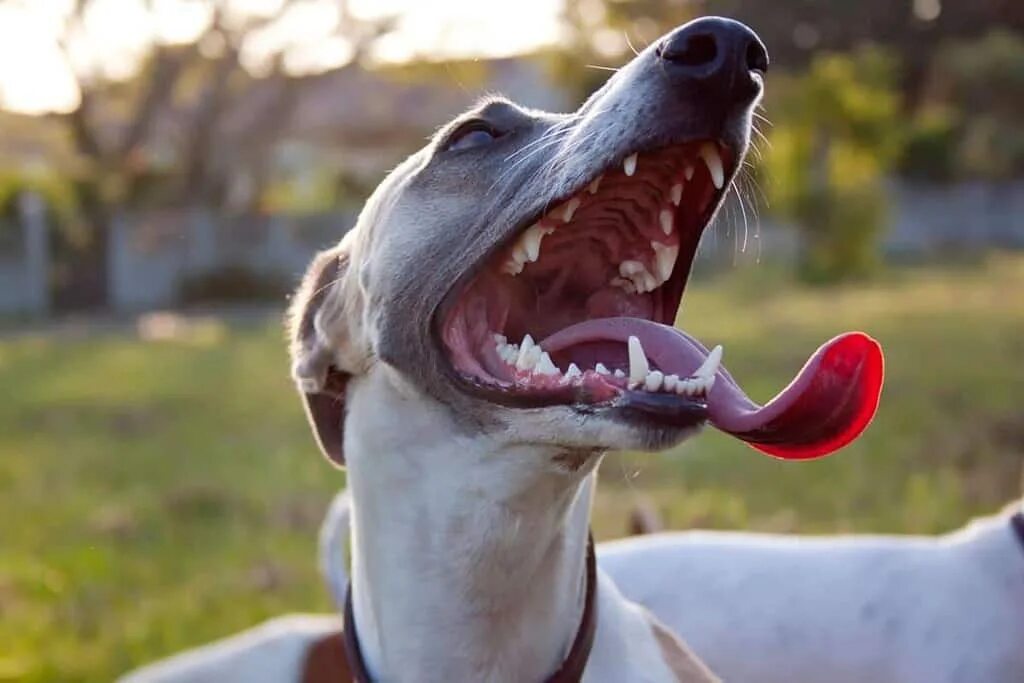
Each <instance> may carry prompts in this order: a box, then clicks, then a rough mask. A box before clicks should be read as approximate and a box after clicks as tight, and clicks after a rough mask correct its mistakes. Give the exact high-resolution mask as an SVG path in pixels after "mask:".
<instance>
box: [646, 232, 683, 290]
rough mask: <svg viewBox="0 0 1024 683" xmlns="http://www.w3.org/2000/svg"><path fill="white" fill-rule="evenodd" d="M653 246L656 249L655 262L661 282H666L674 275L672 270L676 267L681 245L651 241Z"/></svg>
mask: <svg viewBox="0 0 1024 683" xmlns="http://www.w3.org/2000/svg"><path fill="white" fill-rule="evenodd" d="M651 248H652V249H654V263H655V266H656V267H657V269H658V278H659V279H660V281H661V282H665V281H666V280H668V279H669V278H670V277H672V270H673V269H674V268H675V267H676V256H678V255H679V245H678V244H661V243H660V242H651ZM659 284H660V283H659Z"/></svg>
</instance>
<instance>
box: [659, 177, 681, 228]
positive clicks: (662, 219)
mask: <svg viewBox="0 0 1024 683" xmlns="http://www.w3.org/2000/svg"><path fill="white" fill-rule="evenodd" d="M677 187H678V186H677ZM676 204H677V205H678V204H679V202H676ZM658 222H659V223H661V231H662V232H663V233H665V234H666V235H671V234H672V227H673V226H672V223H673V219H672V212H671V211H669V210H668V209H662V210H661V213H659V214H658Z"/></svg>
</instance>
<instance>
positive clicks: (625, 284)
mask: <svg viewBox="0 0 1024 683" xmlns="http://www.w3.org/2000/svg"><path fill="white" fill-rule="evenodd" d="M608 284H610V285H611V286H612V287H618V288H619V289H622V290H624V291H625V292H626V293H627V294H636V285H634V284H633V281H632V280H627V279H626V278H621V277H613V278H612V279H611V282H609V283H608Z"/></svg>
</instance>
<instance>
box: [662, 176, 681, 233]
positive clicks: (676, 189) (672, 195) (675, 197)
mask: <svg viewBox="0 0 1024 683" xmlns="http://www.w3.org/2000/svg"><path fill="white" fill-rule="evenodd" d="M668 194H669V199H671V200H672V203H673V204H675V205H676V206H679V203H680V202H681V201H683V184H682V183H676V184H675V185H673V186H672V189H671V190H669V193H668ZM664 229H665V228H664V224H663V225H662V230H664ZM665 234H666V235H667V234H668V233H667V232H666V233H665Z"/></svg>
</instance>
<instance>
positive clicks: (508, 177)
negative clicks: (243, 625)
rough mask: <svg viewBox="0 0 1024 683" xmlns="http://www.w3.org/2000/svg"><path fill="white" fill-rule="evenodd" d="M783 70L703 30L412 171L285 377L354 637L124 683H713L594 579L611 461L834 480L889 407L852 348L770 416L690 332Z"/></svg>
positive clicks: (314, 626)
mask: <svg viewBox="0 0 1024 683" xmlns="http://www.w3.org/2000/svg"><path fill="white" fill-rule="evenodd" d="M767 66H768V56H767V52H766V50H765V48H764V46H763V45H762V43H761V41H760V40H759V39H758V37H757V36H756V34H755V33H754V32H753V31H752V30H751V29H749V28H748V27H746V26H745V25H743V24H741V23H739V22H736V21H732V20H728V19H723V18H718V17H707V18H702V19H699V20H695V21H693V22H690V23H688V24H686V25H684V26H681V27H679V28H677V29H675V30H674V31H672V32H670V33H669V34H667V35H666V36H664V37H663V38H661V39H660V40H658V41H655V43H653V44H652V45H651V46H650V47H648V48H647V49H646V50H644V51H643V52H642V53H640V54H639V55H637V56H636V58H635V59H633V60H632V61H631V62H630V63H629V64H627V65H626V66H625V67H623V68H622V69H620V70H619V71H618V72H617V73H615V74H614V75H613V76H612V77H611V78H610V79H609V80H608V81H607V83H606V84H605V85H604V86H603V87H601V88H600V89H599V90H598V91H597V92H596V93H594V94H593V95H592V96H591V97H590V98H589V99H588V100H587V101H586V102H585V103H584V104H583V105H582V106H581V107H580V108H579V109H578V110H577V111H576V112H574V113H572V114H567V115H556V114H549V113H545V112H540V111H535V110H530V109H525V108H522V107H519V106H517V105H515V104H513V103H511V102H509V101H507V100H504V99H501V98H489V99H487V100H485V101H483V102H481V103H480V104H479V105H478V106H476V107H474V108H473V109H472V110H470V111H469V112H467V113H466V114H464V115H462V116H460V117H458V118H457V119H455V120H454V121H453V122H451V123H450V124H448V125H447V126H445V127H443V128H442V129H441V130H439V131H438V132H437V133H436V135H435V136H434V137H433V138H432V139H431V141H430V142H429V144H427V145H426V147H425V148H423V149H422V150H420V151H419V152H417V153H416V154H413V155H412V156H411V157H410V158H409V159H407V160H406V161H405V162H404V163H402V164H401V165H400V166H398V167H397V168H396V169H395V170H394V171H392V173H391V174H390V175H389V176H388V177H387V178H386V179H385V180H384V181H383V182H382V183H381V185H380V186H379V187H378V188H377V190H376V191H375V192H374V193H373V195H372V197H371V198H370V199H369V200H368V202H367V204H366V206H365V207H364V209H363V211H362V212H361V214H360V217H359V219H358V221H357V225H356V227H355V228H354V229H353V230H351V231H350V232H349V233H348V234H346V235H345V236H344V237H343V239H342V240H341V242H340V244H339V245H338V246H336V247H334V248H332V249H329V250H327V251H325V252H323V253H322V254H320V255H319V256H318V257H317V258H316V259H315V260H314V262H313V264H312V265H311V267H310V269H309V271H308V273H307V276H306V278H305V279H304V281H303V284H302V285H301V286H300V289H299V291H298V293H297V295H296V296H295V297H294V300H293V304H292V307H291V317H290V320H291V323H290V334H291V340H292V341H291V352H292V358H293V366H292V374H293V376H294V378H295V380H296V383H297V385H298V387H299V391H300V394H301V396H302V398H303V402H304V405H305V408H306V412H307V415H308V417H309V421H310V424H311V425H312V428H313V431H314V434H315V436H316V439H317V441H318V443H319V445H320V448H321V450H322V451H323V452H324V453H325V454H326V456H327V457H328V458H329V459H330V460H331V461H332V462H334V463H335V464H338V465H344V466H345V467H346V468H347V472H348V474H347V477H348V484H347V485H348V488H349V491H350V494H351V506H352V508H351V509H352V518H351V522H352V525H351V526H352V549H353V553H352V570H351V581H350V582H349V583H348V585H347V586H346V587H345V588H344V596H343V598H342V599H343V604H344V607H345V609H344V613H345V628H344V629H343V632H342V633H340V634H339V633H337V631H336V629H337V622H323V621H315V620H314V621H310V620H309V619H312V618H304V619H305V620H300V621H297V622H296V621H288V620H285V621H280V620H279V621H276V622H273V623H272V624H270V625H265V626H263V627H261V628H259V629H257V630H256V631H253V632H250V633H247V634H243V635H241V636H237V637H235V638H233V639H230V640H229V641H226V642H223V643H219V644H215V645H213V646H210V647H208V648H205V649H202V650H201V651H200V652H198V653H192V654H186V655H184V656H183V657H181V658H178V659H176V660H172V661H171V662H165V663H163V664H160V665H157V668H156V669H150V670H149V671H148V672H147V671H145V670H143V671H142V672H139V673H137V674H136V675H135V676H134V677H132V678H129V679H127V680H130V681H133V683H140V682H146V683H152V682H153V681H158V680H159V681H175V682H178V681H185V680H187V681H208V680H218V681H235V680H239V681H241V680H245V681H248V682H250V683H253V682H255V683H260V682H261V681H270V680H274V681H280V680H303V676H305V677H306V678H305V680H310V679H309V673H308V672H309V669H310V664H309V662H310V660H311V659H313V658H318V659H319V658H320V657H321V655H322V654H323V653H324V652H325V651H326V652H333V653H335V655H336V659H337V658H340V653H341V652H342V649H343V648H342V647H341V644H340V643H343V644H344V646H345V647H344V652H345V656H344V657H343V658H341V659H342V660H343V661H342V662H341V663H340V664H339V663H337V662H336V663H335V664H330V665H329V666H336V667H337V669H336V670H341V669H344V668H345V667H346V666H347V669H346V670H345V673H342V674H333V675H336V676H350V675H351V677H353V678H355V679H356V680H381V681H426V682H430V681H541V680H548V681H580V680H584V681H587V682H588V683H602V682H615V683H621V682H624V681H650V682H657V681H685V682H698V681H700V682H704V681H712V680H716V679H715V678H714V676H713V674H712V673H710V672H709V671H708V670H707V668H706V667H704V666H703V664H701V663H700V662H699V661H698V659H697V658H696V657H694V656H693V655H692V654H691V653H690V651H689V650H688V649H687V648H686V646H685V645H684V644H683V643H682V641H680V640H679V639H678V638H677V636H676V635H675V634H674V633H672V632H671V630H670V629H668V628H666V627H665V626H664V624H662V623H661V622H660V621H659V620H658V619H657V618H655V617H654V616H653V615H652V614H651V612H649V611H648V610H647V609H645V608H643V607H642V606H640V605H639V604H637V603H635V602H631V601H629V600H627V599H625V598H624V597H623V595H622V594H621V593H620V592H619V590H618V588H617V587H616V585H615V583H614V582H613V581H612V580H610V579H609V577H608V576H607V575H606V574H605V573H604V572H603V571H602V570H601V569H600V568H598V567H597V566H596V563H595V559H594V558H595V551H594V549H593V544H592V541H590V540H589V539H590V536H589V516H590V506H591V498H592V496H593V492H594V486H595V472H596V468H597V466H598V463H599V462H600V460H601V457H602V455H603V453H604V452H605V451H607V450H609V449H641V450H660V449H664V448H667V447H670V446H673V445H675V444H678V443H680V442H681V441H683V440H684V439H686V438H688V437H690V436H692V435H693V434H695V433H696V432H697V431H698V430H699V429H700V428H701V427H702V426H703V425H704V424H705V423H711V424H712V425H714V426H715V427H717V428H718V429H720V430H723V431H725V432H728V433H730V434H733V435H734V436H736V437H737V438H740V439H743V440H745V441H747V442H749V443H751V444H752V445H753V446H755V447H756V448H758V449H760V450H762V451H764V452H766V453H769V454H772V455H775V456H778V457H792V458H806V457H815V456H818V455H822V454H824V453H827V452H830V451H831V450H834V449H835V448H838V447H840V446H842V445H843V444H845V443H846V442H848V441H849V440H850V439H852V438H854V437H855V436H856V435H857V434H859V432H860V430H862V429H863V428H864V426H866V424H867V422H868V421H870V418H871V415H873V413H874V409H875V406H877V401H878V393H879V391H880V387H881V354H880V351H879V349H878V346H877V344H876V343H875V342H874V340H872V339H871V338H870V337H867V335H864V334H861V333H848V334H846V335H842V336H840V337H837V338H835V339H833V340H831V341H830V342H827V343H826V344H825V345H824V346H823V347H822V348H820V349H819V350H818V351H817V352H816V353H815V354H814V355H813V356H812V358H811V359H810V360H809V361H808V363H807V365H805V367H804V369H803V370H802V371H801V372H800V374H799V376H798V377H797V378H796V379H794V380H793V382H792V383H791V384H790V386H789V387H787V388H786V389H785V390H784V391H783V392H782V393H781V394H780V395H779V396H778V397H777V398H776V399H774V400H773V401H772V402H770V403H769V404H767V405H765V406H763V407H762V406H758V405H756V404H755V403H753V402H752V401H750V400H749V399H748V398H747V397H746V395H745V394H744V393H743V392H742V390H741V389H740V388H739V385H738V384H737V383H736V382H735V380H733V379H732V377H731V376H730V375H729V373H728V372H727V371H726V370H725V369H724V367H723V366H722V365H721V358H722V349H721V347H716V348H715V349H713V350H710V351H709V350H708V349H707V347H705V346H704V345H703V344H701V343H700V342H699V341H697V340H696V339H694V338H693V337H691V336H690V335H687V334H686V333H684V332H681V331H679V330H676V329H675V328H673V327H672V324H673V321H674V319H675V317H676V313H677V310H678V308H679V304H680V300H681V298H682V295H683V290H684V288H685V285H686V282H687V279H688V276H689V272H690V268H691V265H692V262H693V258H694V254H695V252H696V248H697V244H698V241H699V239H700V236H701V234H702V233H703V231H704V228H705V227H706V226H707V225H708V224H709V223H710V222H711V220H712V219H713V217H714V215H715V214H716V212H717V211H718V209H719V207H720V206H721V203H722V201H723V199H724V197H725V195H726V193H727V191H728V189H729V187H730V186H731V182H732V180H733V178H734V176H735V175H736V173H737V171H738V169H739V168H740V165H741V163H742V161H743V158H744V155H745V153H746V151H747V148H748V145H749V136H750V130H751V117H752V113H753V109H754V107H755V106H756V105H757V103H758V101H759V99H760V97H761V95H762V90H763V79H764V74H765V71H766V69H767ZM292 619H295V618H292ZM332 639H333V640H332ZM325 643H327V645H325ZM331 643H334V646H331ZM325 648H326V649H325ZM326 666H328V665H325V667H326ZM161 667H162V668H161ZM236 671H243V672H244V674H238V673H236ZM154 672H155V673H154ZM208 672H214V673H212V674H211V673H208ZM303 672H305V673H303ZM338 680H341V678H338Z"/></svg>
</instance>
